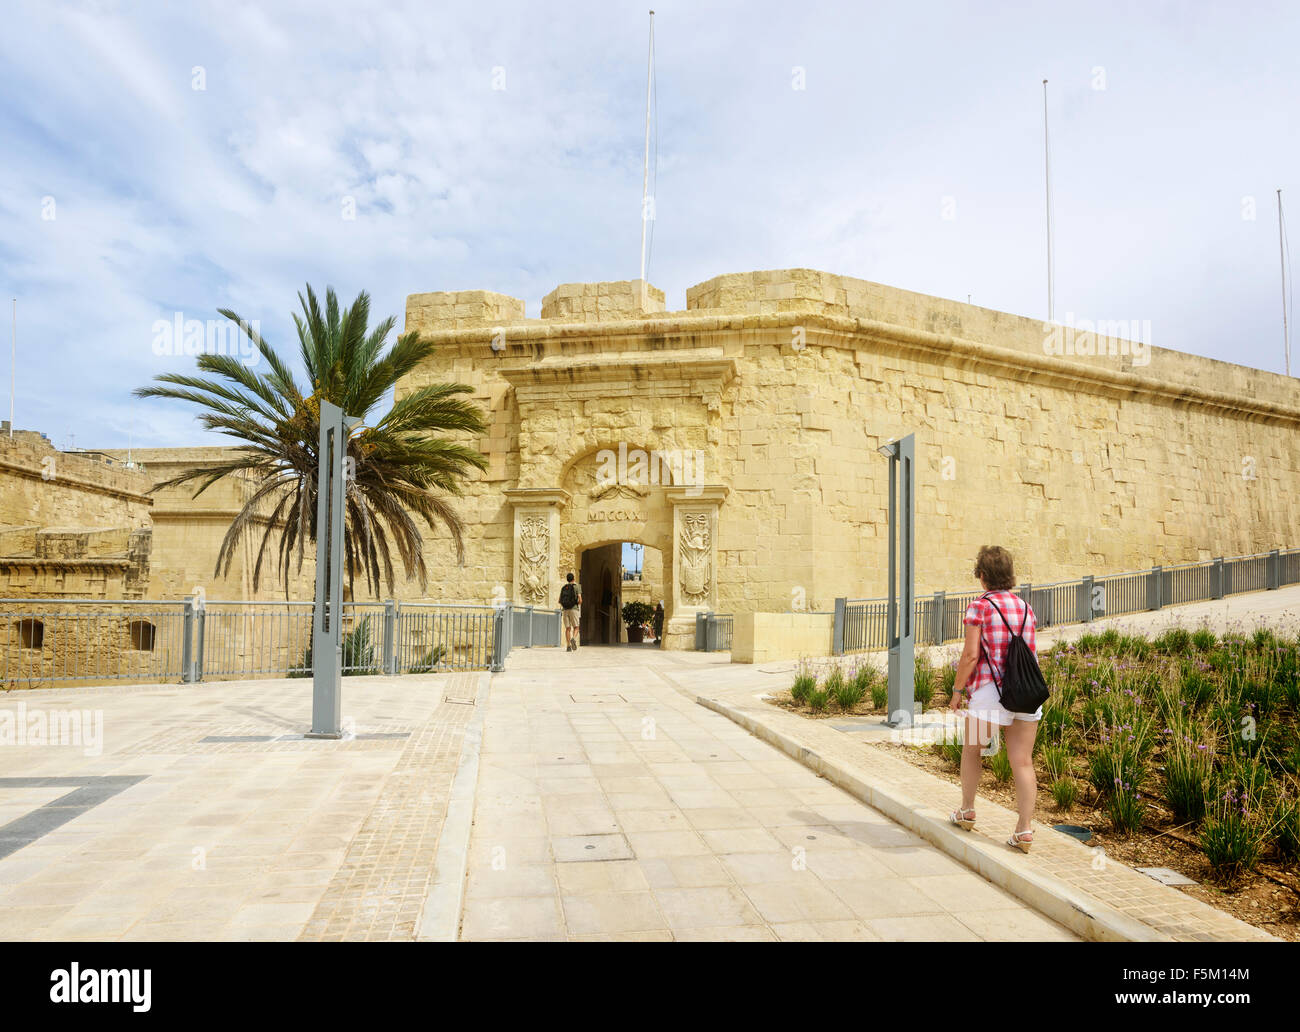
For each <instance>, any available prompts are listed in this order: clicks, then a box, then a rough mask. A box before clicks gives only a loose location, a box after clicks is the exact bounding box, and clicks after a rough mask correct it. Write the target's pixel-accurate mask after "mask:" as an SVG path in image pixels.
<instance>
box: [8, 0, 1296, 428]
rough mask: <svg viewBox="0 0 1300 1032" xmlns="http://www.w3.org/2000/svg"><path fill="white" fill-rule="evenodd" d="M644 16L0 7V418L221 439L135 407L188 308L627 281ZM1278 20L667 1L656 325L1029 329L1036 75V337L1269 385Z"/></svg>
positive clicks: (545, 8) (1292, 156)
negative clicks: (702, 313)
mask: <svg viewBox="0 0 1300 1032" xmlns="http://www.w3.org/2000/svg"><path fill="white" fill-rule="evenodd" d="M647 6H648V5H647V4H646V3H645V0H642V2H641V3H637V4H632V3H622V2H609V0H606V2H599V3H589V4H588V3H573V2H562V3H557V4H536V3H523V2H520V3H495V2H487V0H479V2H475V3H445V2H437V0H420V2H413V3H410V4H402V3H386V2H382V0H379V2H375V3H367V4H355V3H349V4H341V3H334V2H331V0H312V2H310V3H277V2H275V0H261V2H257V3H242V2H238V0H221V2H219V3H218V2H212V3H206V2H191V3H185V4H172V3H114V2H90V3H69V2H64V0H39V2H30V3H28V2H19V3H18V4H16V5H14V4H8V5H6V18H5V24H4V31H3V34H0V92H2V93H3V96H4V104H3V105H0V132H2V133H3V137H2V138H3V143H4V147H3V160H0V229H2V232H0V289H2V290H3V298H4V300H5V302H8V299H9V298H11V297H16V298H18V353H19V358H18V363H17V384H18V386H17V424H18V426H19V427H22V428H30V429H38V430H42V431H44V432H46V433H47V434H49V435H50V437H51V438H52V439H53V440H54V442H55V443H56V444H57V445H59V446H60V447H66V446H67V445H68V444H69V443H70V442H71V443H73V444H75V446H77V447H121V446H125V445H126V444H127V442H128V440H130V441H132V442H134V443H135V444H137V445H142V446H144V445H179V444H197V443H219V442H218V441H216V440H208V439H206V438H205V435H204V434H203V433H202V432H201V431H200V430H199V429H198V427H197V426H196V425H195V424H194V422H193V418H192V413H191V412H189V411H187V409H186V408H185V406H183V405H169V404H166V403H162V402H158V401H143V402H142V401H136V400H135V399H133V398H131V396H130V392H131V390H132V388H134V387H136V386H139V385H141V384H143V383H146V382H147V381H148V380H149V379H150V378H151V377H152V376H153V375H155V374H156V373H158V372H161V371H164V370H174V369H187V368H189V367H190V366H191V365H192V359H186V358H184V357H179V358H168V357H166V356H158V355H156V354H155V346H154V345H155V338H156V336H157V334H156V330H155V323H156V322H158V321H159V320H172V319H174V317H175V314H176V313H178V312H179V313H182V315H183V317H184V318H185V319H201V320H206V319H209V318H213V317H215V310H216V309H217V308H219V307H231V308H234V309H236V310H237V311H239V312H240V313H242V314H243V315H244V316H245V317H247V318H249V319H255V320H258V321H259V322H260V324H261V327H262V330H263V333H264V334H265V335H266V336H267V337H268V338H269V339H270V340H272V341H273V342H276V343H280V344H282V345H283V347H284V349H285V350H287V351H289V352H290V353H292V352H293V347H294V345H293V340H292V338H291V332H292V326H291V323H290V321H289V313H290V311H291V310H292V309H293V308H294V307H295V306H296V304H297V299H296V292H297V291H298V290H299V289H301V287H302V285H303V284H304V283H306V282H310V283H312V284H313V285H314V286H317V287H318V288H320V287H323V286H324V285H325V284H331V285H333V286H334V287H335V288H337V289H338V291H339V292H340V294H342V295H344V296H345V297H347V298H349V299H350V298H351V297H353V296H354V295H355V294H356V293H357V292H358V291H360V290H363V289H364V290H368V291H370V292H371V294H372V296H373V298H374V309H373V310H374V311H376V312H378V313H380V314H390V313H391V314H396V315H398V316H399V320H400V316H401V313H402V311H403V307H404V299H405V296H406V295H407V294H410V293H416V292H422V291H429V290H464V289H476V288H484V289H491V290H497V291H501V292H503V293H506V294H510V295H513V296H516V297H522V298H524V299H525V301H526V303H527V313H528V314H529V315H531V316H535V315H537V314H538V309H539V307H540V300H541V297H542V296H543V295H544V294H545V293H547V292H548V291H549V290H551V289H552V288H553V287H554V286H555V285H556V284H558V283H562V282H570V281H589V280H615V279H630V278H635V277H636V275H637V269H638V246H639V230H640V224H639V214H640V194H641V160H642V143H643V137H642V134H643V131H644V126H643V121H642V120H643V105H644V93H645V58H646V30H647ZM1053 8H1059V9H1057V10H1053ZM1297 10H1298V9H1297V8H1296V6H1295V5H1282V4H1278V5H1276V6H1273V5H1268V4H1258V5H1251V4H1246V5H1225V4H1218V3H1216V4H1200V3H1189V2H1169V3H1160V2H1155V3H1141V4H1134V3H1132V2H1129V3H1119V4H1113V5H1112V4H1105V3H1089V4H1086V5H1083V4H1078V5H1070V6H1069V7H1068V8H1066V7H1065V5H1048V4H1041V3H1032V4H1031V3H1025V4H1014V3H1004V2H997V0H993V2H983V3H949V4H908V5H892V4H891V5H884V4H865V3H856V2H847V0H846V2H842V3H838V4H837V3H818V2H812V0H804V2H800V3H789V2H784V3H722V2H711V0H691V2H688V3H683V2H678V0H667V2H665V0H656V11H657V14H656V19H655V23H656V52H657V62H656V64H657V72H658V88H657V100H658V119H657V121H658V133H657V135H658V152H659V157H658V175H657V188H656V191H655V194H656V209H657V212H656V214H657V218H656V222H655V225H654V248H653V254H652V256H651V263H650V276H649V278H650V280H651V282H653V283H655V284H656V285H657V286H659V287H661V288H662V289H664V290H665V291H666V292H667V295H668V307H669V308H670V309H679V308H684V307H685V291H686V288H687V287H688V286H690V285H691V284H693V283H697V282H699V281H701V280H704V279H707V278H709V277H711V276H714V275H717V274H719V273H724V272H738V271H745V270H751V269H769V268H786V267H792V266H807V267H812V268H819V269H826V270H829V271H832V272H837V273H842V274H847V275H852V276H859V277H863V278H866V279H871V280H876V281H879V282H882V283H887V284H891V285H894V286H899V287H905V288H907V289H910V290H917V291H922V292H925V293H929V294H935V295H939V296H942V297H949V298H955V299H958V300H963V301H964V300H966V298H967V296H968V295H969V296H970V298H971V300H972V301H973V302H974V303H976V304H981V305H985V306H988V307H990V308H997V309H1002V310H1005V311H1010V312H1016V313H1021V314H1025V315H1029V316H1033V317H1038V318H1042V317H1044V316H1045V315H1046V282H1045V272H1044V210H1043V209H1044V205H1043V152H1042V145H1043V125H1042V119H1043V110H1042V103H1043V100H1042V86H1041V82H1042V80H1043V79H1044V78H1047V79H1049V80H1050V85H1049V90H1050V94H1049V112H1050V118H1051V126H1052V169H1053V194H1054V219H1055V229H1056V262H1057V271H1056V298H1057V300H1056V314H1057V317H1058V318H1064V317H1065V316H1066V314H1067V313H1072V314H1073V316H1074V318H1076V319H1082V318H1087V319H1094V320H1099V319H1106V320H1110V319H1128V320H1139V321H1149V322H1150V324H1151V342H1152V343H1154V344H1156V345H1159V346H1163V347H1172V348H1178V349H1182V350H1185V351H1189V352H1194V353H1197V354H1201V355H1208V356H1211V357H1215V358H1222V359H1229V360H1232V361H1236V362H1241V363H1243V364H1247V365H1252V366H1257V367H1259V368H1263V369H1270V370H1275V371H1279V372H1280V371H1281V369H1282V364H1283V357H1282V341H1281V336H1282V335H1281V289H1280V280H1279V261H1278V226H1277V215H1276V207H1275V205H1276V201H1275V193H1274V191H1275V190H1276V189H1277V188H1279V187H1281V188H1282V190H1283V199H1284V203H1287V202H1289V205H1288V206H1289V209H1290V210H1291V211H1293V212H1294V213H1295V214H1294V220H1295V224H1296V225H1297V226H1300V161H1298V160H1297V159H1300V133H1298V132H1297V131H1296V130H1297V128H1298V127H1297V126H1296V125H1295V116H1294V114H1293V112H1296V111H1300V76H1298V75H1297V71H1296V69H1297V60H1296V56H1297V54H1296V51H1297V42H1298V40H1300V34H1298V33H1297V30H1298V29H1300V15H1297ZM800 85H802V87H803V88H796V87H797V86H800ZM349 198H351V199H352V202H353V204H354V206H355V208H354V210H355V217H354V218H348V217H346V216H347V215H348V214H349V213H350V211H351V210H352V209H350V208H349V207H348V199H349ZM1296 245H1297V248H1298V249H1300V237H1298V238H1297V241H1296ZM8 307H9V306H8V304H7V303H6V305H5V308H6V311H5V312H4V315H5V317H6V319H5V321H8V318H7V317H8V316H9V312H8V311H7V309H8ZM4 336H7V334H5V335H4ZM0 340H3V337H0ZM4 343H7V341H4ZM4 350H6V351H7V349H4Z"/></svg>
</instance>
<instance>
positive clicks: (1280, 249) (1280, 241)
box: [1277, 188, 1291, 376]
mask: <svg viewBox="0 0 1300 1032" xmlns="http://www.w3.org/2000/svg"><path fill="white" fill-rule="evenodd" d="M1282 227H1283V220H1282V191H1281V189H1280V188H1279V189H1278V191H1277V256H1278V261H1279V262H1280V263H1281V267H1282V353H1283V355H1285V356H1286V375H1287V376H1290V375H1291V328H1290V326H1289V324H1288V322H1287V312H1286V308H1287V304H1286V301H1287V297H1286V273H1287V269H1286V245H1285V243H1284V239H1285V238H1284V236H1283V231H1282Z"/></svg>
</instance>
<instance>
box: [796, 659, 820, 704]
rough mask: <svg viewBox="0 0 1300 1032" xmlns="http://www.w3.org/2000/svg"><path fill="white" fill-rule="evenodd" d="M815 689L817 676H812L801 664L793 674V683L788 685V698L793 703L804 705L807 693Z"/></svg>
mask: <svg viewBox="0 0 1300 1032" xmlns="http://www.w3.org/2000/svg"><path fill="white" fill-rule="evenodd" d="M816 687H817V675H816V674H814V673H813V672H812V671H811V670H810V669H808V667H807V666H806V665H804V664H803V663H800V664H799V668H798V669H797V670H796V671H795V674H794V683H793V684H792V685H790V698H792V699H794V701H795V702H798V703H804V702H807V701H808V693H809V692H811V691H812V690H813V689H814V688H816Z"/></svg>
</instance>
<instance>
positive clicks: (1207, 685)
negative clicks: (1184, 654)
mask: <svg viewBox="0 0 1300 1032" xmlns="http://www.w3.org/2000/svg"><path fill="white" fill-rule="evenodd" d="M1214 693H1215V687H1214V682H1213V681H1212V680H1211V679H1210V678H1208V677H1206V676H1205V674H1204V672H1203V671H1200V670H1195V669H1190V670H1184V671H1183V683H1182V688H1181V691H1180V694H1181V696H1182V698H1183V700H1184V701H1185V702H1186V703H1187V705H1188V706H1190V707H1191V708H1192V709H1194V710H1199V709H1203V708H1204V707H1205V706H1206V705H1207V704H1208V703H1209V701H1210V700H1211V699H1212V698H1214Z"/></svg>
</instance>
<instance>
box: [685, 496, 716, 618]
mask: <svg viewBox="0 0 1300 1032" xmlns="http://www.w3.org/2000/svg"><path fill="white" fill-rule="evenodd" d="M709 531H710V528H709V514H708V513H706V512H700V513H686V514H683V516H682V529H681V533H680V536H679V539H678V544H679V545H680V549H681V568H680V570H679V571H678V573H679V576H680V577H681V581H680V583H681V591H682V598H684V599H685V600H686V601H687V602H688V603H689V604H691V605H697V606H698V605H705V604H707V603H708V600H709V584H710V580H711V578H712V574H713V571H712V569H711V565H712V548H711V544H712V543H711V541H710V534H709Z"/></svg>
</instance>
